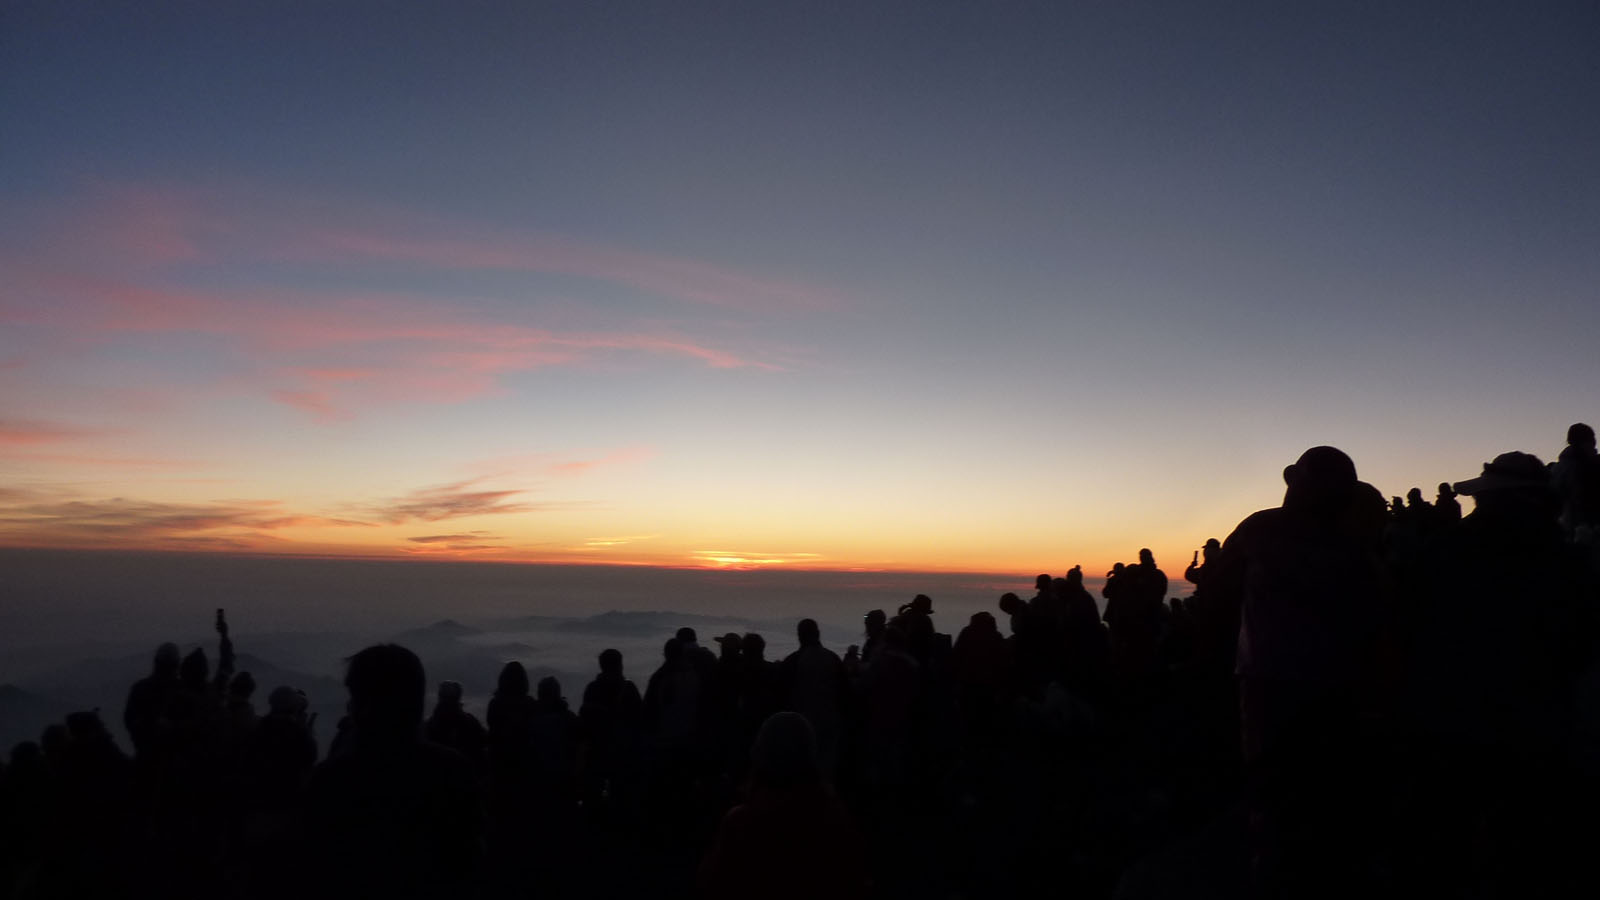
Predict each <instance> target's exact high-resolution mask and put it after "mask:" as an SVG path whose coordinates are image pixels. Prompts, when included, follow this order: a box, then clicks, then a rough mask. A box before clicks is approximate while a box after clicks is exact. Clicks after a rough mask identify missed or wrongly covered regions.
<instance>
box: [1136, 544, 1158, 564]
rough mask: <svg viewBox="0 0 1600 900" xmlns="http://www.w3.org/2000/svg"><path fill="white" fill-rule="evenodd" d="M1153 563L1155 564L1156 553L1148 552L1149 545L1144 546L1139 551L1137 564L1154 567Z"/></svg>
mask: <svg viewBox="0 0 1600 900" xmlns="http://www.w3.org/2000/svg"><path fill="white" fill-rule="evenodd" d="M1155 564H1156V555H1155V554H1154V553H1151V552H1150V548H1149V547H1146V548H1144V549H1143V550H1140V551H1139V565H1141V566H1150V567H1151V568H1154V567H1155Z"/></svg>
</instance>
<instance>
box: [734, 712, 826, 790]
mask: <svg viewBox="0 0 1600 900" xmlns="http://www.w3.org/2000/svg"><path fill="white" fill-rule="evenodd" d="M750 779H751V781H752V782H754V783H755V785H756V786H758V787H765V788H776V789H779V790H782V789H785V788H795V787H800V786H802V785H807V784H815V783H817V782H818V781H819V780H820V779H821V776H820V773H819V772H818V771H817V738H816V734H815V733H814V732H813V731H812V730H811V723H810V722H808V721H806V717H805V716H802V715H801V714H799V713H796V712H780V713H773V714H772V715H771V716H769V717H768V718H767V720H766V721H765V722H763V723H761V730H760V731H759V732H757V733H756V740H755V744H754V745H753V746H752V747H751V748H750Z"/></svg>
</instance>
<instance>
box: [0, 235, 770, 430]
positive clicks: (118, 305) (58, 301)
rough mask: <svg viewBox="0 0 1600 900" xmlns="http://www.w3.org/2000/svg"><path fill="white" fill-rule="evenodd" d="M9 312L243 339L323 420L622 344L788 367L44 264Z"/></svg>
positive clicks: (661, 338) (282, 390)
mask: <svg viewBox="0 0 1600 900" xmlns="http://www.w3.org/2000/svg"><path fill="white" fill-rule="evenodd" d="M0 320H9V321H12V322H16V323H21V324H30V325H43V326H49V327H55V328H60V329H65V330H66V333H67V334H68V335H70V336H71V337H70V340H74V341H80V342H81V341H84V340H87V339H90V338H91V337H92V336H93V335H96V334H103V335H114V334H117V333H136V334H150V335H166V334H171V335H183V334H189V335H202V336H210V337H213V338H217V339H222V340H227V341H230V342H234V343H235V344H236V345H237V347H238V349H240V350H242V351H247V352H249V353H250V354H251V355H252V356H254V357H256V358H260V359H261V360H262V361H263V362H264V363H265V364H266V367H267V371H269V372H274V373H276V374H275V375H273V376H269V377H272V378H273V379H274V380H276V381H277V382H278V383H277V384H269V385H268V386H267V387H266V389H265V393H266V394H267V395H268V396H270V397H271V398H272V399H273V400H275V401H276V402H279V403H282V404H285V405H288V406H291V407H293V408H295V409H299V410H301V411H303V412H305V413H307V414H308V415H310V416H311V417H312V419H313V420H314V421H317V422H321V423H327V422H334V421H339V420H341V419H345V418H349V417H350V416H351V415H352V414H353V409H352V407H357V406H363V405H370V404H374V403H376V404H397V403H414V402H434V403H455V402H461V401H463V400H468V399H471V398H474V397H479V396H483V395H486V394H491V393H493V392H495V391H496V390H498V389H499V388H500V385H501V381H500V379H501V377H502V376H504V375H506V374H509V373H513V372H522V371H531V370H536V369H541V368H548V367H552V366H563V365H567V366H570V365H579V364H585V363H597V362H599V361H601V360H603V359H605V358H607V357H608V356H611V355H616V354H644V355H651V356H661V357H676V358H679V359H688V360H693V361H695V362H698V363H700V364H703V365H706V366H709V367H712V368H755V369H762V370H768V371H771V370H777V369H778V368H779V367H778V366H776V365H774V364H772V363H769V362H766V361H762V360H755V359H750V358H747V357H745V356H742V355H739V354H736V353H734V352H731V351H728V350H723V349H720V348H715V347H710V346H705V345H703V344H701V343H698V342H696V341H694V340H691V339H689V338H686V337H684V336H682V335H679V334H676V333H672V332H660V333H649V332H557V331H551V330H549V329H544V328H536V327H532V326H528V325H522V324H515V323H500V322H491V321H486V320H483V319H480V318H475V317H472V316H470V315H466V314H463V313H459V312H455V311H452V310H449V309H440V308H438V307H437V306H436V305H430V304H427V303H425V302H423V301H421V300H419V299H418V298H415V297H408V296H399V295H381V294H358V295H347V294H333V295H317V294H298V293H280V294H273V293H259V292H258V293H238V294H226V293H221V292H218V293H201V292H195V291H186V290H170V289H154V288H146V287H140V286H136V285H129V284H124V283H119V282H116V281H113V280H110V279H104V278H90V277H84V276H77V275H63V274H60V273H55V272H41V271H39V270H38V269H37V268H36V267H34V268H26V269H23V270H22V271H20V272H19V275H18V277H17V279H16V281H15V282H13V285H12V288H11V290H10V291H9V292H7V293H5V294H3V295H0Z"/></svg>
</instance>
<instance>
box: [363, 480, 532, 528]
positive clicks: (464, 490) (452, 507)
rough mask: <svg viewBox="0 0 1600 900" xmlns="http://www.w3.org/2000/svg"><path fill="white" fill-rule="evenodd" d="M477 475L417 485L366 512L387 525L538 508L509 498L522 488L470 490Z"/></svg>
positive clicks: (519, 492)
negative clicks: (454, 480) (433, 485)
mask: <svg viewBox="0 0 1600 900" xmlns="http://www.w3.org/2000/svg"><path fill="white" fill-rule="evenodd" d="M477 481H478V479H470V480H468V481H458V482H455V483H453V484H443V485H438V486H435V487H427V488H420V489H418V490H415V491H412V492H410V493H409V494H406V495H404V496H401V497H396V498H394V499H392V500H388V501H385V502H383V503H380V504H377V505H375V506H373V507H370V514H372V515H375V516H377V517H378V518H380V519H382V520H383V521H385V522H388V523H389V524H391V525H399V524H401V523H404V522H410V521H419V522H440V521H443V520H445V519H458V518H464V517H466V516H484V515H498V514H503V513H519V512H529V511H532V510H536V509H539V508H540V506H539V505H538V504H534V503H527V502H523V501H517V500H513V499H512V498H513V497H517V496H519V495H521V494H523V493H525V491H520V490H472V489H471V488H472V486H473V485H474V484H476V483H477Z"/></svg>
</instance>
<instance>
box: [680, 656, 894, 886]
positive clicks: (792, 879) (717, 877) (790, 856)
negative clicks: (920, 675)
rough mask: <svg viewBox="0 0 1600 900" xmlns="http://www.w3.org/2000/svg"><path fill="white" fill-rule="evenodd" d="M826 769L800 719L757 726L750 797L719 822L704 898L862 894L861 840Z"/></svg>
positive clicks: (782, 717) (703, 867)
mask: <svg viewBox="0 0 1600 900" xmlns="http://www.w3.org/2000/svg"><path fill="white" fill-rule="evenodd" d="M908 661H909V658H908ZM825 771H826V770H825V768H824V767H823V764H822V763H821V761H820V758H819V752H818V747H817V739H816V735H815V732H814V731H813V729H812V728H811V725H810V723H809V721H808V720H807V719H806V717H805V716H803V715H801V714H799V713H795V712H779V713H774V714H773V715H772V716H771V717H769V718H768V719H767V720H766V721H765V722H764V723H762V725H761V730H760V731H759V732H758V734H757V735H756V740H755V745H754V747H753V748H752V750H751V766H750V791H749V798H748V799H747V800H746V801H745V802H744V803H742V804H740V805H738V806H736V807H734V808H733V809H732V810H730V811H729V812H728V814H727V815H726V816H725V817H724V818H723V820H722V824H721V826H720V827H719V828H718V830H717V834H716V837H715V838H714V839H713V841H712V844H711V847H710V849H709V850H708V851H707V853H706V855H705V858H704V859H703V860H702V862H701V864H700V871H699V886H700V891H701V893H702V895H703V896H705V897H708V898H733V897H740V898H742V897H750V896H754V895H756V894H759V895H760V896H762V897H768V898H776V900H790V898H794V900H800V898H805V900H812V898H816V897H833V898H839V900H851V898H859V897H864V896H865V895H866V890H867V866H866V854H865V850H864V847H863V843H862V840H861V838H860V836H859V833H858V832H857V830H856V827H855V824H854V822H853V821H852V819H851V817H850V814H849V812H848V810H846V808H845V806H844V804H843V803H841V802H840V801H839V799H838V797H836V796H835V795H834V793H833V791H832V790H831V789H829V788H828V786H827V784H826V781H825V774H824V773H825Z"/></svg>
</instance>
